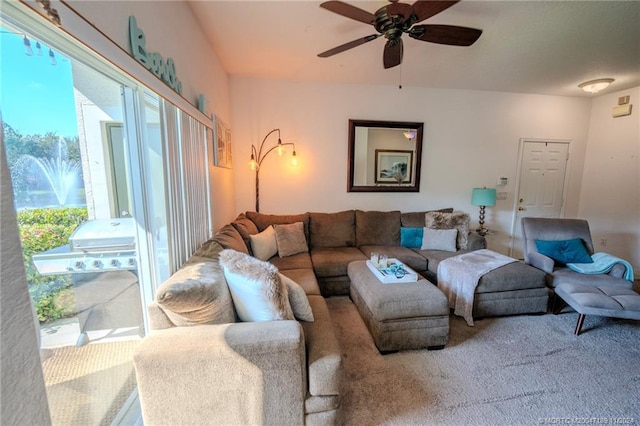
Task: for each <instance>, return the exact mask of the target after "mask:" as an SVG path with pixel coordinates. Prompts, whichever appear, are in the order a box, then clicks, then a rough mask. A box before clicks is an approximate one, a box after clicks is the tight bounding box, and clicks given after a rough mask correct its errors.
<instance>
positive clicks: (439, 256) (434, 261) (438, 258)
mask: <svg viewBox="0 0 640 426" xmlns="http://www.w3.org/2000/svg"><path fill="white" fill-rule="evenodd" d="M412 250H413V251H415V252H416V253H418V254H419V255H421V256H422V257H424V258H425V259H427V270H429V271H431V272H433V273H434V274H437V273H438V265H439V264H440V262H442V261H443V260H445V259H448V258H450V257H453V256H457V255H459V254H464V253H469V251H470V250H458V251H456V252H451V251H444V250H419V249H412Z"/></svg>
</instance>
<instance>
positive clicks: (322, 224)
mask: <svg viewBox="0 0 640 426" xmlns="http://www.w3.org/2000/svg"><path fill="white" fill-rule="evenodd" d="M355 218H356V214H355V211H354V210H347V211H342V212H337V213H309V244H310V246H311V248H321V247H354V246H355V245H356V230H355Z"/></svg>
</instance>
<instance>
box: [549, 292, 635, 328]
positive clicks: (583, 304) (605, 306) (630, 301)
mask: <svg viewBox="0 0 640 426" xmlns="http://www.w3.org/2000/svg"><path fill="white" fill-rule="evenodd" d="M555 292H556V295H558V296H560V297H561V298H562V300H564V301H565V302H567V304H568V305H569V306H571V307H572V308H573V309H575V311H576V312H578V313H579V314H580V315H579V316H578V322H577V324H576V328H575V331H574V334H575V335H576V336H577V335H579V334H580V332H581V331H582V324H583V323H584V318H585V316H586V315H599V316H603V317H614V318H626V319H635V320H640V295H639V294H638V293H636V292H635V291H633V290H631V289H629V288H626V287H618V286H607V285H603V286H598V287H594V286H589V285H582V284H574V283H563V284H560V285H559V286H557V287H556V289H555Z"/></svg>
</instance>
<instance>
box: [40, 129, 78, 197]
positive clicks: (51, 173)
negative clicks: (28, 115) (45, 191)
mask: <svg viewBox="0 0 640 426" xmlns="http://www.w3.org/2000/svg"><path fill="white" fill-rule="evenodd" d="M28 157H29V158H30V159H31V160H32V161H33V162H34V163H35V164H36V165H38V167H39V168H40V170H41V171H42V173H43V175H44V176H45V177H46V178H47V181H48V182H49V184H50V185H51V189H53V192H54V194H55V196H56V199H57V200H58V204H59V205H61V206H64V205H65V204H66V203H67V198H68V197H69V194H70V192H71V191H72V189H74V188H77V180H78V176H79V171H80V164H79V163H78V162H77V161H72V160H69V158H68V154H67V142H66V141H65V139H64V138H63V137H60V138H59V139H58V142H57V143H56V156H55V157H54V158H36V157H33V156H31V155H29V156H28Z"/></svg>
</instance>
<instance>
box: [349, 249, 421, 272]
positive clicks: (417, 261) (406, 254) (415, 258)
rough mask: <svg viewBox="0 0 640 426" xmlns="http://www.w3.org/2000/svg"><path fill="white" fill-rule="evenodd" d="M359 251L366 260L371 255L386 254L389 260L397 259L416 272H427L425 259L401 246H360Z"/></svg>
mask: <svg viewBox="0 0 640 426" xmlns="http://www.w3.org/2000/svg"><path fill="white" fill-rule="evenodd" d="M360 251H362V253H364V255H365V256H366V257H367V259H369V258H371V253H372V252H376V253H382V254H386V255H387V256H388V257H389V258H394V259H398V260H399V261H400V262H402V263H404V264H405V265H408V266H409V267H410V268H411V269H413V270H414V271H416V272H422V271H426V270H427V259H425V258H424V257H423V256H420V255H419V254H418V253H416V252H415V251H413V250H411V249H409V248H407V247H402V246H361V247H360Z"/></svg>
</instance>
